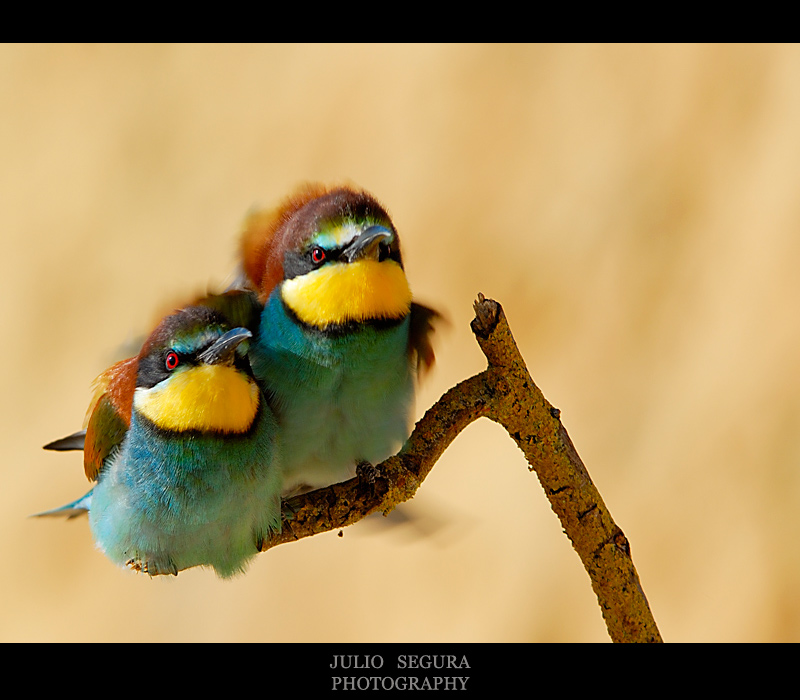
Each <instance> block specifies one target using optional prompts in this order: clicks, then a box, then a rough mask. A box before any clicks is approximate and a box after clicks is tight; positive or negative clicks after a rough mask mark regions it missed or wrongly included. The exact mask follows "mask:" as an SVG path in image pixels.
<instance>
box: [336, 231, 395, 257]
mask: <svg viewBox="0 0 800 700" xmlns="http://www.w3.org/2000/svg"><path fill="white" fill-rule="evenodd" d="M393 239H394V234H393V233H392V232H391V231H390V230H389V229H388V228H385V227H384V226H370V227H369V228H367V229H364V230H363V231H362V232H361V235H360V236H359V237H358V238H356V239H355V240H354V241H353V242H352V243H351V244H350V245H349V246H348V247H347V248H346V249H345V251H344V258H345V260H347V262H353V261H355V260H378V259H379V257H380V248H381V243H390V242H391V241H392V240H393Z"/></svg>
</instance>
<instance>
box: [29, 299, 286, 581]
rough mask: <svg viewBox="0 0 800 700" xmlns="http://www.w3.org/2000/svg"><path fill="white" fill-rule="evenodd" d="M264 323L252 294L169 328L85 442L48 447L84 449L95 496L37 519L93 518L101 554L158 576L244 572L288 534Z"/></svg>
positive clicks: (94, 408) (126, 373) (157, 336)
mask: <svg viewBox="0 0 800 700" xmlns="http://www.w3.org/2000/svg"><path fill="white" fill-rule="evenodd" d="M259 322H260V304H258V302H257V301H256V300H255V297H254V296H253V295H252V294H249V293H246V292H229V293H226V294H222V295H209V296H208V297H206V298H204V299H199V300H196V301H195V302H194V303H192V304H190V305H187V306H185V307H183V308H181V309H179V310H178V311H175V312H174V313H171V314H169V315H167V316H166V317H164V318H163V319H162V320H161V321H160V323H159V324H158V325H157V326H156V328H155V330H153V332H152V333H151V334H150V335H149V337H148V338H147V339H146V340H145V341H144V344H143V345H142V348H141V350H140V352H139V353H138V355H136V356H135V357H132V358H129V359H127V360H122V361H121V362H118V363H116V364H115V365H113V366H112V367H110V368H109V369H108V370H106V371H105V372H103V373H102V374H101V375H100V377H98V379H97V381H96V383H95V391H94V395H93V399H92V402H91V404H90V406H89V410H88V412H87V422H86V427H85V430H84V431H80V432H79V433H76V434H75V435H72V436H69V437H67V438H64V439H62V440H58V441H55V442H54V443H50V445H47V446H45V447H47V448H49V449H80V447H79V445H80V443H81V441H82V442H83V452H84V470H85V473H86V476H87V477H88V479H89V480H90V481H93V482H96V483H95V485H94V486H93V488H92V489H91V490H90V491H89V492H88V493H87V494H86V495H84V496H82V497H81V498H79V499H77V500H76V501H73V502H71V503H69V504H67V505H65V506H62V507H60V508H56V509H53V510H50V511H45V512H44V513H39V514H37V515H39V516H66V517H68V518H70V517H76V516H77V515H80V514H82V513H85V512H88V515H89V525H90V528H91V531H92V534H93V537H94V540H95V543H96V545H97V547H98V548H99V549H100V550H101V551H103V552H104V553H105V554H106V556H107V557H108V558H109V559H111V561H113V562H114V563H116V564H118V565H120V566H123V567H128V568H131V569H133V570H136V571H141V572H144V573H147V574H149V575H151V576H156V575H164V574H173V575H177V574H178V572H179V571H183V570H185V569H189V568H192V567H195V566H202V567H211V568H213V569H214V571H215V572H216V574H217V575H218V576H219V577H221V578H230V577H232V576H234V575H236V574H238V573H240V572H243V571H244V570H245V569H246V567H247V565H248V563H249V562H250V560H251V559H252V557H253V556H254V555H255V554H257V553H258V552H259V551H261V549H262V546H263V543H264V540H265V538H266V537H267V536H268V535H269V533H270V532H273V531H278V530H280V527H281V520H280V490H281V484H282V477H281V467H280V459H281V447H280V435H279V430H278V426H277V422H276V419H275V416H274V414H273V412H272V410H271V408H270V406H269V404H268V403H267V402H266V401H265V400H264V397H263V394H262V392H261V390H260V388H259V385H258V384H257V382H256V380H255V378H254V377H253V374H252V370H251V368H250V363H249V360H248V359H247V354H246V353H247V346H248V344H249V343H250V342H251V341H252V338H253V335H254V332H256V331H257V329H258V325H259ZM53 445H55V447H53Z"/></svg>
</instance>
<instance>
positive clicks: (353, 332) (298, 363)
mask: <svg viewBox="0 0 800 700" xmlns="http://www.w3.org/2000/svg"><path fill="white" fill-rule="evenodd" d="M240 246H241V250H240V252H241V263H240V265H241V279H240V283H241V284H242V285H243V286H245V287H247V288H249V289H252V290H255V291H256V292H257V293H258V295H259V300H260V301H261V302H262V303H263V304H264V311H263V314H262V317H261V327H260V330H259V332H258V333H257V335H256V337H255V339H254V342H253V343H251V345H250V351H249V352H250V361H251V364H252V367H253V373H254V374H255V376H256V378H257V379H258V380H259V382H260V383H261V384H262V385H263V386H264V388H265V391H266V392H267V393H268V395H269V396H270V400H271V402H272V405H273V407H274V409H275V411H276V415H277V417H278V421H279V424H280V426H281V434H282V438H283V445H284V485H283V493H284V494H287V495H288V494H292V493H296V492H302V491H304V490H309V489H314V488H320V487H322V486H327V485H329V484H332V483H336V482H339V481H343V480H345V479H348V478H350V477H351V476H353V474H354V473H355V469H356V467H357V466H358V465H359V464H361V463H369V464H376V463H378V462H380V461H381V460H383V459H385V458H386V457H388V456H390V455H392V454H394V453H395V452H396V451H397V449H398V448H399V447H400V446H401V445H402V444H403V442H404V441H405V440H406V439H407V438H408V435H409V433H410V418H411V410H412V402H413V397H414V379H415V374H416V373H417V371H418V370H419V369H424V368H427V367H429V366H430V365H431V364H432V363H433V359H434V355H433V350H432V347H431V343H430V333H431V331H432V322H433V320H434V319H435V318H436V317H438V314H437V313H436V312H435V311H433V310H432V309H429V308H427V307H425V306H422V305H420V304H417V303H415V302H413V301H412V296H411V289H410V287H409V284H408V280H407V278H406V275H405V271H404V268H403V258H402V255H401V251H400V239H399V237H398V234H397V230H396V229H395V227H394V225H393V224H392V221H391V219H390V218H389V214H388V213H387V212H386V210H385V209H384V207H383V206H382V205H381V204H379V203H378V201H377V200H376V199H375V198H374V197H373V196H372V195H370V194H368V193H367V192H365V191H362V190H358V189H355V188H352V187H350V186H341V187H339V186H337V187H326V186H323V185H312V184H308V185H304V186H303V187H301V188H300V189H298V190H297V191H296V192H295V193H294V194H293V195H292V196H290V197H289V198H287V199H286V200H285V201H284V202H283V203H282V204H281V205H279V206H278V207H277V208H275V209H271V210H264V211H256V212H253V213H252V214H250V215H249V216H248V217H247V219H246V221H245V223H244V227H243V231H242V236H241V241H240Z"/></svg>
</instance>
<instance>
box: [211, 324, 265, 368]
mask: <svg viewBox="0 0 800 700" xmlns="http://www.w3.org/2000/svg"><path fill="white" fill-rule="evenodd" d="M252 337H253V334H252V333H251V332H250V331H248V330H247V329H246V328H234V329H233V330H230V331H228V332H227V333H225V334H224V335H222V336H221V337H219V338H217V339H216V340H215V341H214V343H213V344H212V345H210V346H209V347H207V348H206V349H205V350H203V352H201V353H200V354H199V355H198V356H197V359H198V360H200V362H205V363H206V364H207V365H221V364H232V363H233V359H234V353H235V352H236V348H238V347H239V345H240V343H242V342H244V341H245V340H247V339H248V338H252Z"/></svg>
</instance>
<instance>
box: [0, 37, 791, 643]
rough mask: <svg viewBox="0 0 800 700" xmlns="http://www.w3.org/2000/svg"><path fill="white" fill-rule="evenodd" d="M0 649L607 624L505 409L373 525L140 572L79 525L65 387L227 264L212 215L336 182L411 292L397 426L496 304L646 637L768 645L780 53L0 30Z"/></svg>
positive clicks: (777, 491)
mask: <svg viewBox="0 0 800 700" xmlns="http://www.w3.org/2000/svg"><path fill="white" fill-rule="evenodd" d="M0 96H2V105H3V108H2V110H0V153H2V157H0V197H2V206H0V232H1V233H0V236H2V238H1V239H0V240H2V254H0V266H1V267H0V283H1V284H2V285H3V289H2V296H3V299H4V302H3V304H2V321H1V322H0V323H1V324H2V329H3V331H2V340H1V341H0V367H1V368H2V369H0V381H1V382H2V384H0V390H1V391H2V401H0V411H2V426H3V429H2V430H3V433H2V441H0V445H2V447H0V449H1V450H2V453H1V454H2V461H1V462H0V503H1V504H2V508H0V519H1V520H0V524H1V525H2V533H3V535H2V537H1V538H0V561H2V564H3V570H4V574H3V576H2V579H1V582H0V640H2V641H12V640H26V641H78V640H93V641H107V640H108V641H110V640H121V641H139V640H141V641H172V640H191V641H206V640H208V641H212V640H214V641H217V640H222V641H249V640H257V641H281V642H285V641H292V642H299V641H325V642H327V641H397V642H408V641H437V642H450V641H453V642H454V641H496V642H500V641H607V640H608V636H607V634H606V630H605V626H604V623H603V620H602V617H601V615H600V611H599V609H598V606H597V604H596V600H595V597H594V594H593V592H592V590H591V587H590V584H589V579H588V576H587V575H586V573H585V572H584V570H583V568H582V566H581V564H580V561H579V559H578V557H577V555H576V554H575V553H574V551H573V550H572V548H571V546H570V543H569V542H568V540H567V539H566V538H565V536H564V535H563V533H562V531H561V528H560V526H559V523H558V520H557V518H556V517H555V515H554V514H553V513H552V511H551V510H550V508H549V505H548V503H547V501H546V499H545V497H544V495H543V493H542V491H541V488H540V486H539V483H538V481H537V479H536V477H535V475H534V474H530V473H529V472H528V469H527V465H526V463H525V461H524V459H523V457H522V455H521V453H519V452H518V450H517V448H516V447H515V446H514V444H513V443H512V442H511V441H510V440H509V439H508V437H507V436H506V435H505V433H504V432H503V430H502V429H501V428H500V427H499V426H496V425H494V424H493V423H491V422H489V421H479V422H478V423H476V424H474V425H472V426H471V427H469V428H468V429H467V430H466V431H465V432H464V433H462V435H461V436H459V437H458V439H457V440H456V441H455V442H454V443H453V445H452V446H451V447H450V448H449V449H448V450H447V452H446V453H445V454H444V456H443V457H442V458H441V460H440V461H439V463H438V464H437V465H436V467H435V468H434V471H433V473H432V474H431V476H430V477H429V479H428V480H427V481H426V482H425V484H424V485H423V487H422V488H421V489H420V491H419V493H418V495H417V497H416V498H415V499H414V500H413V501H412V502H411V503H409V504H408V505H407V506H406V507H405V508H404V512H405V513H406V514H407V515H408V520H407V521H405V522H398V523H395V524H394V525H393V526H392V527H388V528H387V527H380V523H378V522H377V521H375V520H372V521H370V520H368V521H365V522H362V523H359V524H357V525H355V526H353V527H351V528H348V529H346V530H345V531H344V533H343V534H344V536H343V537H341V538H340V537H337V536H336V534H335V533H331V534H328V535H323V536H318V537H315V538H312V539H310V540H305V541H302V542H299V543H296V544H292V545H285V546H281V547H278V548H277V549H274V550H272V551H270V552H268V553H266V554H263V555H260V556H259V557H257V559H256V561H255V562H254V564H253V565H252V566H251V567H250V570H249V572H248V573H247V574H246V575H245V576H242V577H239V578H237V579H235V580H233V581H228V582H224V581H220V580H217V579H216V578H215V576H214V574H213V573H212V572H210V571H204V570H191V571H186V572H183V573H181V574H180V576H178V577H177V578H172V577H169V578H158V579H153V580H149V579H148V578H147V577H146V576H143V575H136V574H133V573H131V572H128V571H125V570H122V569H118V568H116V567H115V566H113V565H112V564H111V563H110V562H109V561H107V560H106V559H105V558H104V557H103V556H102V555H101V554H100V553H99V552H98V551H96V550H95V549H94V547H93V544H92V541H91V536H90V533H89V529H88V524H87V521H86V520H85V519H81V520H76V521H70V522H62V521H57V520H51V519H44V520H37V519H28V518H27V516H28V515H29V514H31V513H34V512H37V511H40V510H44V509H47V508H51V507H54V506H57V505H61V504H62V503H65V502H67V501H68V500H71V499H73V498H75V497H77V496H79V495H81V494H83V493H84V492H85V490H86V489H87V487H88V484H87V482H86V481H85V478H84V476H83V472H82V467H81V457H80V455H79V453H70V454H66V455H65V454H56V453H48V452H44V451H43V450H42V449H41V445H43V444H44V443H46V442H48V441H49V440H51V439H54V438H56V437H61V436H63V435H65V434H67V433H70V432H72V431H73V430H76V429H78V428H79V427H80V425H81V422H82V420H83V414H84V411H85V409H86V407H87V405H88V402H89V398H90V391H89V385H90V382H91V380H92V379H93V378H94V377H95V376H96V375H97V374H98V373H99V372H100V371H102V370H103V369H105V367H107V366H108V365H109V364H111V362H113V361H114V360H115V359H117V358H118V355H117V353H118V351H119V348H120V347H121V346H122V345H124V343H125V342H128V341H130V340H132V339H134V338H136V337H137V336H139V335H140V334H141V333H142V332H143V331H144V330H146V328H147V327H148V325H149V324H150V323H151V322H152V320H153V315H154V314H155V313H156V312H157V311H158V310H163V308H164V305H165V304H169V303H172V300H173V299H175V300H178V299H181V298H182V297H185V295H186V294H187V293H190V292H195V291H199V290H202V289H205V288H206V287H207V286H208V285H212V286H217V287H219V286H221V285H223V284H224V283H225V282H226V280H227V278H228V275H229V273H230V272H231V270H232V268H233V263H234V251H235V240H236V233H237V230H238V227H239V224H240V221H241V219H242V217H243V215H244V214H245V212H246V211H247V210H248V209H249V208H250V207H251V206H253V205H255V204H263V205H268V204H272V203H274V202H276V200H278V199H280V198H281V197H283V196H284V195H285V194H287V193H288V192H289V191H290V190H291V189H292V188H293V187H294V186H295V185H296V184H297V183H299V182H301V181H303V180H307V179H312V180H322V181H341V180H343V179H347V180H350V181H353V182H355V183H357V184H359V185H361V186H363V187H364V188H366V189H368V190H370V191H372V192H373V193H374V194H375V195H376V196H377V197H378V198H379V199H380V200H382V201H383V202H384V203H385V205H386V206H387V208H388V209H389V211H390V213H391V214H392V216H393V218H394V221H395V224H396V225H397V227H398V229H399V231H400V233H401V237H402V241H403V246H404V257H405V261H406V268H407V271H408V274H409V277H410V280H411V285H412V289H413V290H414V292H415V295H416V297H417V298H418V299H419V300H420V301H423V302H424V303H427V304H430V305H434V306H436V307H437V308H439V309H441V310H442V311H443V312H444V313H445V314H446V315H447V316H448V318H449V320H450V326H449V328H447V329H444V330H442V331H441V332H440V333H438V334H437V350H438V362H437V365H436V367H435V369H434V371H433V372H432V374H431V375H430V376H429V378H428V380H427V381H426V382H425V383H424V385H423V386H422V388H421V390H420V393H419V396H418V401H417V412H416V417H419V416H421V415H422V413H423V412H424V410H425V409H426V408H427V407H428V406H430V405H431V404H432V403H433V402H434V401H435V400H436V399H437V398H438V397H439V396H440V395H441V394H442V393H443V392H444V391H445V390H447V389H448V388H450V387H451V386H453V385H454V384H456V383H457V382H458V381H460V380H461V379H464V378H466V377H468V376H470V375H472V374H474V373H476V372H478V371H480V370H481V369H483V367H484V366H485V360H484V358H483V356H482V355H481V353H480V351H479V349H478V347H477V344H476V343H475V340H474V338H473V336H472V334H471V332H470V330H469V321H470V320H471V318H472V301H473V299H474V298H475V296H476V295H477V293H478V292H483V293H484V294H486V295H487V296H491V297H493V298H495V299H497V300H499V301H500V302H501V303H502V304H503V306H504V308H505V310H506V314H507V316H508V318H509V321H510V323H511V327H512V330H513V332H514V334H515V336H516V339H517V342H518V344H519V346H520V348H521V350H522V353H523V355H524V357H525V359H526V361H527V364H528V367H529V369H530V371H531V374H532V376H533V378H534V380H535V381H536V383H537V384H538V385H539V386H540V387H541V389H542V390H543V392H544V394H545V396H546V397H547V398H548V399H549V400H550V401H551V402H552V403H553V404H554V405H556V406H558V407H559V408H560V409H561V410H562V418H563V421H564V424H565V425H566V427H567V429H568V430H569V433H570V435H571V437H572V439H573V441H574V443H575V445H576V447H577V449H578V452H579V453H580V455H581V457H582V458H583V460H584V462H585V463H586V465H587V467H588V469H589V472H590V474H591V475H592V478H593V479H594V481H595V483H596V484H597V486H598V488H599V489H600V492H601V493H602V495H603V498H604V500H605V502H606V504H607V505H608V507H609V509H610V510H611V513H612V515H613V516H614V518H615V520H616V521H617V523H618V524H619V525H620V526H621V527H622V529H623V530H624V531H625V533H626V535H627V536H628V538H629V540H630V542H631V547H632V553H633V557H634V562H635V564H636V566H637V569H638V572H639V575H640V578H641V582H642V585H643V587H644V590H645V592H646V594H647V597H648V600H649V602H650V605H651V608H652V610H653V613H654V616H655V618H656V621H657V623H658V625H659V628H660V630H661V632H662V634H663V636H664V638H665V640H667V641H798V640H800V547H799V546H798V544H797V540H798V534H799V533H800V312H799V311H798V301H799V300H800V272H798V268H799V266H800V265H799V264H800V128H798V125H800V47H799V46H780V45H770V46H760V45H755V46H753V45H751V46H732V45H725V46H718V45H691V46H681V45H670V46H651V45H644V46H630V45H626V46H607V45H580V46H570V45H567V46H564V45H546V46H505V45H489V46H483V45H478V46H475V45H467V46H453V45H447V46H438V45H423V46H415V45H402V46H398V45H393V46H364V45H360V46H347V45H335V46H319V45H314V46H249V45H248V46H216V45H215V46H202V45H201V46H196V45H192V46H183V45H181V46H173V45H157V46H149V45H148V46H128V45H126V46H103V45H91V46H84V45H78V46H64V45H59V46H36V45H25V46H14V45H3V46H1V47H0Z"/></svg>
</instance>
